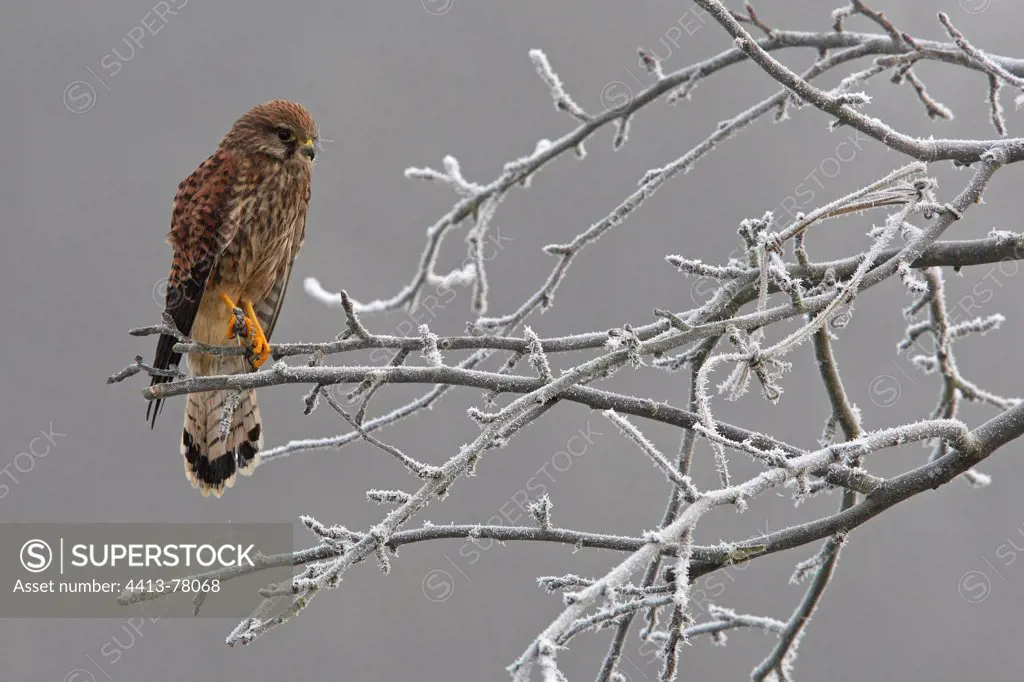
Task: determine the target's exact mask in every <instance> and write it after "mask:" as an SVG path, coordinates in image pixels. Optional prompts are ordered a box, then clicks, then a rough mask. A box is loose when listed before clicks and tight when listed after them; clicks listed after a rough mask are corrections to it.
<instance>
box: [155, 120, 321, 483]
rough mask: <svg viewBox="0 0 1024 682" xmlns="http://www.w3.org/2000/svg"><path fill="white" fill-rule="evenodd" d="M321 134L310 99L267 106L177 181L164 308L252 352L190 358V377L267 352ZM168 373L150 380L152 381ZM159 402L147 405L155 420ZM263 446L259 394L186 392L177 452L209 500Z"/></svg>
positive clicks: (197, 335) (193, 333) (231, 369)
mask: <svg viewBox="0 0 1024 682" xmlns="http://www.w3.org/2000/svg"><path fill="white" fill-rule="evenodd" d="M316 141H317V127H316V123H315V122H314V121H313V118H312V117H311V116H310V114H309V112H308V111H306V109H305V108H304V107H303V106H302V105H300V104H296V103H295V102H288V101H284V100H274V101H271V102H267V103H266V104H261V105H259V106H256V107H253V108H252V109H251V110H250V111H248V112H247V113H246V114H245V115H243V116H242V117H241V118H239V119H238V120H237V121H236V122H235V124H234V125H233V126H232V127H231V130H230V131H228V134H227V135H225V136H224V139H222V140H221V142H220V144H219V145H218V146H217V150H216V151H215V152H214V153H213V155H212V156H210V158H208V159H206V161H204V162H203V163H201V164H200V165H199V167H198V168H196V170H195V171H194V172H193V173H192V175H190V176H189V177H188V178H186V179H185V180H184V181H183V182H182V183H181V184H180V185H178V192H177V194H176V195H175V197H174V213H173V216H172V218H171V230H170V232H169V233H168V234H167V241H168V242H169V243H170V244H171V246H173V247H174V257H173V259H172V261H171V274H170V275H169V277H168V281H167V296H166V303H165V305H166V312H167V313H168V314H169V315H170V316H171V317H172V318H173V320H174V323H175V325H176V326H177V328H178V330H179V331H180V332H182V333H183V334H186V335H188V336H190V337H191V338H192V340H193V341H197V342H199V343H204V344H210V345H222V346H223V345H227V346H231V345H232V344H235V345H236V347H237V344H243V343H244V345H245V347H246V354H245V355H244V356H242V355H211V354H208V353H189V357H188V368H189V372H190V374H191V375H192V376H209V375H218V374H241V373H244V372H247V371H250V370H256V369H258V368H259V367H260V365H262V364H263V362H264V361H266V359H267V358H268V357H269V355H270V346H269V343H268V341H269V339H270V335H271V333H272V332H273V331H274V326H275V324H276V322H277V318H278V315H280V312H281V304H282V303H283V302H284V296H285V291H286V290H287V288H288V277H289V275H290V274H291V270H292V262H293V261H294V259H295V256H296V254H298V252H299V249H300V248H301V247H302V242H303V239H304V237H305V231H306V210H307V207H308V205H309V195H310V178H311V174H312V169H313V158H314V156H316V148H315V144H316ZM232 340H233V341H232ZM174 344H175V339H174V337H172V336H168V335H166V334H165V335H161V336H160V341H159V343H158V344H157V349H156V360H155V362H154V366H155V367H157V368H159V369H168V368H169V367H170V366H171V365H176V364H177V363H178V362H179V360H180V359H181V355H180V354H178V353H175V352H174V350H173V348H174ZM169 380H170V379H169V378H167V377H153V384H158V383H162V382H165V381H169ZM160 403H161V401H159V400H157V401H156V404H155V405H154V404H152V403H151V404H150V406H149V409H148V410H147V411H146V418H147V419H150V420H151V421H150V426H151V427H152V425H153V424H155V423H156V416H157V414H158V413H159V412H160V409H161V404H160ZM232 403H234V410H233V411H232V410H231V409H230V407H231V404H232ZM225 404H228V405H229V409H228V410H225V409H224V406H225ZM228 415H230V417H228ZM228 419H230V422H229V421H228ZM262 447H263V426H262V423H261V419H260V410H259V407H258V406H257V404H256V392H255V391H253V390H251V389H250V390H247V391H243V392H242V393H241V394H236V392H235V391H230V390H220V391H208V392H204V393H191V394H189V395H188V396H187V403H186V405H185V427H184V430H183V431H182V435H181V454H182V455H184V457H185V474H186V475H187V476H188V479H189V480H190V481H191V482H192V487H193V488H199V489H200V491H201V492H202V493H203V496H204V497H205V496H207V495H209V494H210V493H211V492H212V493H213V494H214V495H216V496H217V497H220V495H221V494H222V493H223V492H224V488H225V487H228V488H230V487H231V486H233V485H234V482H235V473H236V472H241V473H242V474H244V475H247V476H248V475H250V474H252V472H253V469H255V467H256V464H257V462H258V461H259V453H260V450H261V449H262Z"/></svg>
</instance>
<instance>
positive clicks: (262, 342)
mask: <svg viewBox="0 0 1024 682" xmlns="http://www.w3.org/2000/svg"><path fill="white" fill-rule="evenodd" d="M242 305H243V306H244V308H245V314H246V316H247V319H246V323H247V324H246V328H247V330H248V331H249V337H248V338H249V352H250V356H249V362H250V363H251V364H252V368H253V369H259V368H260V365H262V364H263V363H264V362H266V361H267V358H269V357H270V342H268V341H267V337H266V335H265V334H264V333H263V327H261V326H260V319H259V318H258V317H256V311H255V310H254V309H253V307H252V301H245V302H244V303H243V304H242ZM249 322H251V323H252V326H251V327H250V326H249V325H248V323H249Z"/></svg>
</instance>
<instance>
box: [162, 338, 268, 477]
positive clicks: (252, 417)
mask: <svg viewBox="0 0 1024 682" xmlns="http://www.w3.org/2000/svg"><path fill="white" fill-rule="evenodd" d="M189 368H190V370H191V373H192V375H193V376H210V375H216V374H242V373H244V372H245V371H246V367H245V360H244V358H242V357H241V356H237V355H236V356H210V355H199V356H198V357H197V358H196V359H195V360H193V357H190V358H189ZM232 407H233V409H232ZM262 449H263V425H262V420H261V419H260V408H259V405H258V404H257V403H256V391H254V390H252V389H247V390H242V391H235V390H217V391H206V392H203V393H190V394H189V395H188V400H187V402H186V404H185V427H184V429H183V430H182V434H181V454H182V455H184V457H185V475H186V476H188V479H189V481H191V482H192V487H193V488H199V490H200V492H202V493H203V497H206V496H207V495H209V494H210V493H213V494H214V495H215V496H217V497H220V496H221V495H222V494H223V493H224V489H225V488H230V487H232V486H233V485H234V484H235V474H236V473H241V474H242V475H243V476H248V475H250V474H252V472H253V469H255V468H256V465H257V464H258V463H259V454H260V450H262Z"/></svg>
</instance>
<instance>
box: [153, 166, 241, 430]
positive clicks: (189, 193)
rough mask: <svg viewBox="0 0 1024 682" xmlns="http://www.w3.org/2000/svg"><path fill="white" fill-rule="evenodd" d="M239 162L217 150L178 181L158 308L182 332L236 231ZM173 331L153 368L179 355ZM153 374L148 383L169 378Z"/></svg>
mask: <svg viewBox="0 0 1024 682" xmlns="http://www.w3.org/2000/svg"><path fill="white" fill-rule="evenodd" d="M239 168H240V163H239V158H238V156H237V155H235V154H234V153H232V152H230V151H226V150H218V151H217V152H216V153H215V154H214V155H213V156H211V157H210V158H208V159H207V160H206V161H204V162H203V163H202V164H200V165H199V167H198V168H196V170H195V171H194V172H193V173H192V175H190V176H189V177H188V178H186V179H185V180H184V181H182V183H181V184H180V185H178V192H177V194H176V195H175V197H174V214H173V216H172V218H171V230H170V232H168V234H167V241H169V242H170V243H171V245H172V246H173V247H174V257H173V260H172V261H171V274H170V275H169V276H168V278H167V296H166V300H165V302H164V312H165V313H166V314H168V315H170V316H171V319H173V320H174V324H175V326H176V327H177V328H178V331H180V332H181V333H182V334H186V335H188V334H190V333H191V332H192V323H193V322H194V321H195V318H196V312H197V311H198V310H199V302H200V301H201V300H202V298H203V290H204V289H205V288H206V282H207V280H208V279H209V277H210V273H212V272H214V270H215V268H216V267H217V259H218V258H219V257H220V254H221V253H222V252H223V250H224V248H225V247H226V246H227V244H228V243H229V242H230V241H231V240H232V239H233V238H234V236H235V234H236V233H237V232H238V225H237V224H235V221H233V220H231V219H230V210H229V204H230V202H231V201H232V192H231V188H232V187H233V186H234V185H235V180H236V179H237V176H238V172H239ZM175 343H176V341H175V338H174V337H173V336H170V335H167V334H163V335H161V336H160V340H159V342H158V343H157V347H156V359H155V360H154V362H153V365H154V367H156V368H157V369H168V368H169V367H170V366H171V365H176V364H178V362H179V361H180V360H181V354H180V353H175V352H174V350H173V348H174V344H175ZM169 380H170V379H169V378H168V377H153V382H152V383H153V385H155V384H160V383H164V382H166V381H169ZM162 402H163V401H161V400H155V401H152V402H151V403H150V405H149V408H148V409H147V410H146V418H147V419H149V420H150V426H151V427H152V425H153V424H155V423H156V416H157V414H159V412H160V407H161V403H162Z"/></svg>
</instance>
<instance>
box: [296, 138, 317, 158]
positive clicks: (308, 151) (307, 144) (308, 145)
mask: <svg viewBox="0 0 1024 682" xmlns="http://www.w3.org/2000/svg"><path fill="white" fill-rule="evenodd" d="M299 153H300V154H303V155H304V156H308V157H309V160H310V161H312V160H313V159H314V158H316V146H315V145H314V144H313V138H308V139H306V140H304V141H303V142H302V144H300V145H299Z"/></svg>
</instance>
